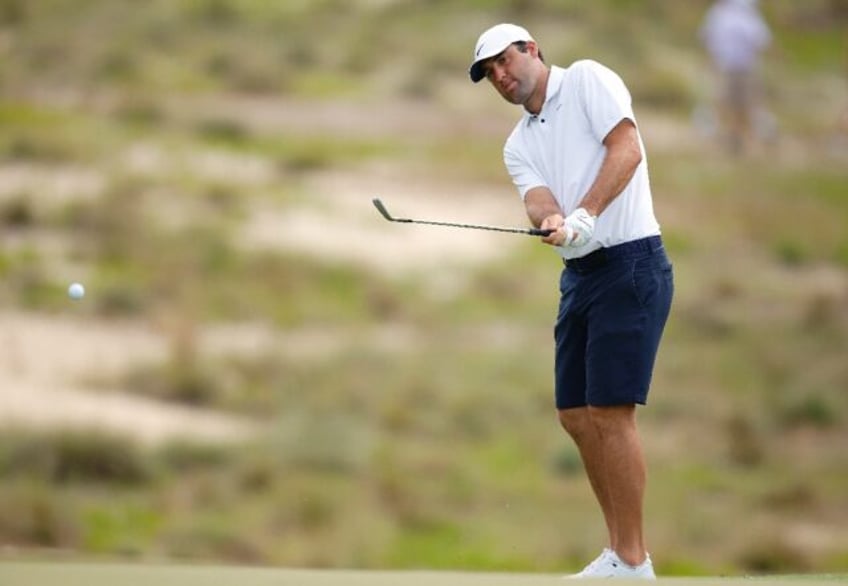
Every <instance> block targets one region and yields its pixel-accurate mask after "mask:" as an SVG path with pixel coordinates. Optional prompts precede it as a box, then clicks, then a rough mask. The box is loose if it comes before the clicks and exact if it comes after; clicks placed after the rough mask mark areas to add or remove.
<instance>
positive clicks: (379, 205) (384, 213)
mask: <svg viewBox="0 0 848 586" xmlns="http://www.w3.org/2000/svg"><path fill="white" fill-rule="evenodd" d="M371 203H373V204H374V207H375V208H377V211H378V212H380V215H382V216H383V217H384V218H386V219H387V220H388V221H389V222H394V221H395V219H394V218H393V217H392V216H391V215H389V210H387V209H386V206H384V205H383V202H381V201H380V198H379V197H375V198H374V199H372V200H371Z"/></svg>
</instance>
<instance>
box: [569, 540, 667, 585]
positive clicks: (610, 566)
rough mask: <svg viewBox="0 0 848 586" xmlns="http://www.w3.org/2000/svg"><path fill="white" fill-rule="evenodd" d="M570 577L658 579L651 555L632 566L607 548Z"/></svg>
mask: <svg viewBox="0 0 848 586" xmlns="http://www.w3.org/2000/svg"><path fill="white" fill-rule="evenodd" d="M566 578H569V579H581V578H630V579H634V580H656V579H657V576H656V574H654V564H653V563H652V562H651V556H648V557H646V558H645V561H644V562H642V563H641V564H639V565H638V566H631V565H630V564H627V563H625V562H623V561H622V560H621V558H620V557H618V554H617V553H615V552H614V551H613V550H611V549H609V548H605V549H604V551H603V552H601V555H599V556H598V557H597V558H595V560H594V561H592V563H590V564H589V565H588V566H586V567H585V568H583V570H581V571H580V572H578V573H577V574H572V575H570V576H566Z"/></svg>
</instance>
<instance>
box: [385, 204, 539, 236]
mask: <svg viewBox="0 0 848 586" xmlns="http://www.w3.org/2000/svg"><path fill="white" fill-rule="evenodd" d="M371 202H372V203H373V204H374V207H375V208H377V211H378V212H380V214H381V215H382V216H383V217H384V218H386V219H387V220H388V221H389V222H402V223H405V224H429V225H430V226H448V227H450V228H470V229H472V230H491V231H493V232H510V233H512V234H528V235H530V236H548V235H549V234H551V233H552V232H554V230H540V229H539V228H502V227H499V226H478V225H476V224H457V223H454V222H433V221H430V220H412V219H410V218H395V217H392V215H391V214H389V210H387V209H386V206H384V205H383V202H381V201H380V198H378V197H375V198H374V199H372V200H371Z"/></svg>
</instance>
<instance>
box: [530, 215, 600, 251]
mask: <svg viewBox="0 0 848 586" xmlns="http://www.w3.org/2000/svg"><path fill="white" fill-rule="evenodd" d="M540 227H541V228H543V229H544V228H547V229H553V230H556V232H553V233H552V234H551V235H550V236H547V237H546V238H543V239H542V241H543V242H545V243H547V244H552V245H554V246H571V247H574V248H580V247H581V246H584V245H585V244H588V243H589V241H590V240H591V239H592V234H594V232H595V216H592V215H590V214H589V212H587V211H586V210H585V209H584V208H577V209H576V210H574V211H573V212H572V213H571V214H569V215H568V216H567V217H566V218H564V219H563V217H562V216H561V215H559V214H554V215H551V216H548V217H547V218H545V219H544V221H543V222H542V225H541V226H540Z"/></svg>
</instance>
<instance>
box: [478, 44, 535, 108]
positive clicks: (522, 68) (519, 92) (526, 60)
mask: <svg viewBox="0 0 848 586" xmlns="http://www.w3.org/2000/svg"><path fill="white" fill-rule="evenodd" d="M535 62H536V45H535V43H527V45H526V48H525V51H524V52H522V51H521V50H519V48H518V47H517V46H515V45H510V46H509V47H507V48H506V50H505V51H503V52H502V53H499V54H497V55H495V56H494V57H492V58H491V59H489V60H488V61H486V62H485V63H484V64H483V71H484V72H485V73H486V79H488V80H489V83H491V84H492V85H493V86H494V87H495V89H496V90H498V93H499V94H500V95H501V96H503V98H504V99H505V100H506V101H507V102H509V103H511V104H516V105H521V104H525V103H526V102H527V100H528V99H530V96H532V95H533V91H534V90H535V88H536V83H537V78H536V75H535V73H536V68H535V67H534V65H535Z"/></svg>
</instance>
